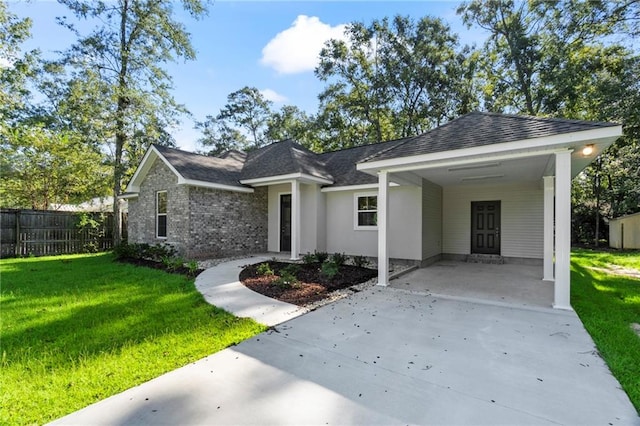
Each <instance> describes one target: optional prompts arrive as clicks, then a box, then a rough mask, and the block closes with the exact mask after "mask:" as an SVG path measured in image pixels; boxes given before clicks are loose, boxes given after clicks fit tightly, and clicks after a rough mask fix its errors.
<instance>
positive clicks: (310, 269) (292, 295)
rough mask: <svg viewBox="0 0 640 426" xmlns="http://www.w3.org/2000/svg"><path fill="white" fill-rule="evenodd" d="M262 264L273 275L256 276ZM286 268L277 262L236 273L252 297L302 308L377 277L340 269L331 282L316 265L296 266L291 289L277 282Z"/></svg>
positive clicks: (370, 271)
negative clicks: (264, 297) (262, 296)
mask: <svg viewBox="0 0 640 426" xmlns="http://www.w3.org/2000/svg"><path fill="white" fill-rule="evenodd" d="M262 263H268V264H269V267H270V268H271V269H272V270H273V272H274V275H259V274H258V271H257V269H258V266H259V265H260V264H262ZM290 265H291V263H287V262H277V261H268V262H260V263H256V264H254V265H249V266H247V267H245V268H244V269H243V270H242V272H240V282H242V284H244V285H245V286H246V287H248V288H250V289H251V290H253V291H255V292H256V293H260V294H263V295H265V296H268V297H271V298H273V299H277V300H280V301H283V302H287V303H292V304H294V305H298V306H305V305H307V304H309V303H313V302H317V301H319V300H322V299H324V298H326V297H327V296H328V295H329V293H331V292H332V291H335V290H339V289H343V288H348V287H351V286H353V285H356V284H360V283H363V282H365V281H368V280H370V279H371V278H374V277H376V276H377V272H376V271H375V270H373V269H368V268H361V267H357V266H352V265H342V266H341V267H340V269H339V271H338V273H337V274H336V275H335V276H334V277H333V278H328V277H327V276H325V275H323V274H322V269H321V267H322V265H321V264H320V263H309V264H296V265H297V266H299V270H298V272H297V273H296V278H297V279H298V281H299V282H298V283H296V284H292V285H287V284H279V283H278V282H277V281H278V279H279V278H280V272H281V271H282V269H284V268H286V267H288V266H290Z"/></svg>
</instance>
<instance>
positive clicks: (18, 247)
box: [14, 210, 20, 257]
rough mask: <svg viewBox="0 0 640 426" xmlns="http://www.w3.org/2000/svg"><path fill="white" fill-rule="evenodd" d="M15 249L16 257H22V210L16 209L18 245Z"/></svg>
mask: <svg viewBox="0 0 640 426" xmlns="http://www.w3.org/2000/svg"><path fill="white" fill-rule="evenodd" d="M14 251H15V255H16V257H20V210H17V211H16V246H15V249H14Z"/></svg>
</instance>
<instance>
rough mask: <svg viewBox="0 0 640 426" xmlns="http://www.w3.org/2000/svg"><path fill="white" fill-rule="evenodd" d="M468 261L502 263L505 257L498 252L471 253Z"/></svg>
mask: <svg viewBox="0 0 640 426" xmlns="http://www.w3.org/2000/svg"><path fill="white" fill-rule="evenodd" d="M467 263H486V264H491V265H502V264H503V263H504V257H502V256H500V255H497V254H470V255H468V256H467Z"/></svg>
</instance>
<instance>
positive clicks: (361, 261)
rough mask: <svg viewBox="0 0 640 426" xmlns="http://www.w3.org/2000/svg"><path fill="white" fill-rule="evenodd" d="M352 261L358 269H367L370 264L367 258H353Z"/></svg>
mask: <svg viewBox="0 0 640 426" xmlns="http://www.w3.org/2000/svg"><path fill="white" fill-rule="evenodd" d="M351 259H352V260H353V265H354V266H357V267H358V268H366V267H367V266H369V263H370V262H369V259H368V258H367V256H353V257H352V258H351Z"/></svg>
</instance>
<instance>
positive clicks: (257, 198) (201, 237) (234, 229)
mask: <svg viewBox="0 0 640 426" xmlns="http://www.w3.org/2000/svg"><path fill="white" fill-rule="evenodd" d="M177 183H178V178H177V176H176V175H175V174H173V172H171V170H170V169H169V168H168V167H167V166H166V165H165V164H164V163H163V162H162V160H160V159H158V160H156V161H155V163H154V164H153V166H152V167H151V169H150V170H149V173H148V174H147V176H146V178H145V179H144V181H143V183H142V185H141V186H140V193H139V195H138V198H133V199H130V200H129V219H128V227H129V242H131V243H148V244H158V243H169V244H171V245H173V246H174V247H176V249H178V251H179V253H180V254H181V255H182V256H185V257H187V258H205V257H212V258H213V257H224V256H231V255H238V254H247V253H258V252H265V251H266V250H267V189H266V188H256V190H255V192H254V193H239V192H231V191H222V190H216V189H209V188H196V187H191V186H186V185H178V184H177ZM165 190H166V191H167V201H168V205H167V238H166V239H164V238H157V237H156V192H157V191H165Z"/></svg>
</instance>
